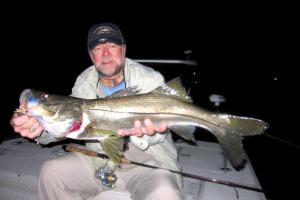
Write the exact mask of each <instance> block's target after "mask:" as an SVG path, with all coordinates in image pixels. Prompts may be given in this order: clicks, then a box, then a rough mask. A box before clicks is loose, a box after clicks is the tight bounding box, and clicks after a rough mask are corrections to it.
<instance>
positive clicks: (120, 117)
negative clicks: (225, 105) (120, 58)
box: [18, 78, 268, 169]
mask: <svg viewBox="0 0 300 200" xmlns="http://www.w3.org/2000/svg"><path fill="white" fill-rule="evenodd" d="M137 93H138V90H136V89H135V88H129V89H125V90H122V91H120V92H117V93H115V94H114V95H113V96H111V97H107V98H103V99H96V100H84V99H79V98H74V97H68V96H58V95H51V94H46V93H44V92H39V91H35V90H29V89H27V90H24V91H23V92H22V94H21V95H20V101H21V102H22V101H25V102H27V110H25V111H21V112H23V113H26V114H28V115H31V116H35V117H36V119H37V120H38V121H39V122H40V124H41V125H42V126H43V127H44V129H45V130H46V131H48V132H49V133H51V134H53V135H54V136H55V137H57V138H62V137H67V138H73V139H81V140H99V141H100V143H101V145H102V147H103V150H104V151H105V152H106V153H107V155H108V156H109V157H110V158H111V159H112V160H113V161H114V162H120V158H121V157H122V155H123V154H122V151H123V149H122V148H123V139H122V138H120V137H119V136H118V135H117V134H116V132H117V130H118V129H120V128H128V129H130V128H132V127H133V122H134V121H135V120H142V121H143V120H144V119H146V118H149V119H151V120H152V121H153V122H154V123H159V122H160V121H165V122H166V123H167V126H168V128H169V129H171V130H172V131H174V132H175V133H177V134H178V135H180V136H181V137H183V138H185V139H187V140H192V141H195V139H194V135H193V130H194V129H193V128H192V127H193V126H196V127H201V128H204V129H207V130H209V131H210V132H211V133H212V134H213V135H214V136H215V137H216V138H217V140H218V142H219V143H220V145H221V148H222V149H223V151H224V153H225V155H226V156H227V158H228V159H229V161H230V162H231V164H232V166H233V167H234V168H235V169H240V168H241V167H243V165H244V163H245V160H246V156H245V153H244V150H243V146H242V141H241V139H242V137H243V136H252V135H258V134H261V133H263V131H264V130H265V129H266V128H267V127H268V124H267V123H266V122H264V121H261V120H258V119H253V118H248V117H239V116H233V115H228V114H219V113H213V112H210V111H207V110H204V109H202V108H200V107H198V106H196V105H194V104H192V100H191V98H190V97H189V96H188V95H187V94H186V92H185V90H184V88H183V87H182V85H181V82H180V79H178V78H177V79H174V80H172V81H170V82H168V83H167V84H165V85H163V86H161V87H158V88H157V89H155V90H153V91H152V92H149V93H146V94H137ZM18 112H20V110H19V111H18Z"/></svg>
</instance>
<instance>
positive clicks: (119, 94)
mask: <svg viewBox="0 0 300 200" xmlns="http://www.w3.org/2000/svg"><path fill="white" fill-rule="evenodd" d="M139 92H140V90H139V89H138V88H137V87H136V86H133V87H128V88H125V89H123V90H120V91H118V92H115V93H113V94H112V95H110V96H108V97H126V96H130V95H136V94H138V93H139Z"/></svg>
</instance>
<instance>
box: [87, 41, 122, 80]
mask: <svg viewBox="0 0 300 200" xmlns="http://www.w3.org/2000/svg"><path fill="white" fill-rule="evenodd" d="M125 52H126V46H125V45H117V44H115V43H110V42H107V43H104V44H99V45H97V46H96V47H95V48H94V49H93V50H92V51H91V58H92V61H93V63H94V65H95V66H96V68H97V70H98V72H99V73H100V74H101V75H102V76H104V77H105V78H113V77H114V76H115V75H117V74H119V73H120V72H121V71H122V70H123V69H124V66H125Z"/></svg>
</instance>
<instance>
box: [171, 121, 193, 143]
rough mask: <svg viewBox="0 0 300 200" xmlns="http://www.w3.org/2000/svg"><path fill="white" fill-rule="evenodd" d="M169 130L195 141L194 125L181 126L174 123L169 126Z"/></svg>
mask: <svg viewBox="0 0 300 200" xmlns="http://www.w3.org/2000/svg"><path fill="white" fill-rule="evenodd" d="M169 128H170V129H171V131H173V132H175V133H176V134H177V135H179V136H181V137H182V138H184V139H186V140H188V141H192V142H194V143H196V139H195V137H194V132H195V129H196V128H195V127H194V126H187V125H185V126H183V125H181V126H180V125H176V126H170V127H169Z"/></svg>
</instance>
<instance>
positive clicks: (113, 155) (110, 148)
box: [100, 135, 124, 164]
mask: <svg viewBox="0 0 300 200" xmlns="http://www.w3.org/2000/svg"><path fill="white" fill-rule="evenodd" d="M100 143H101V145H102V148H103V150H104V151H105V153H106V154H107V155H108V157H109V158H110V159H111V160H112V161H113V162H114V163H117V164H119V163H120V162H121V159H122V158H123V157H124V155H123V145H124V140H123V138H121V137H118V136H115V135H112V136H110V137H108V138H106V139H104V140H101V141H100Z"/></svg>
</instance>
